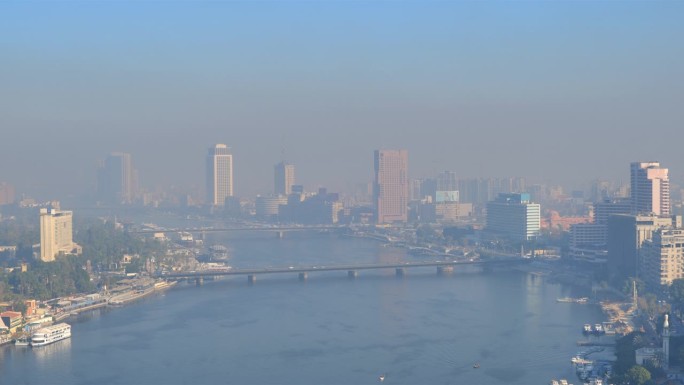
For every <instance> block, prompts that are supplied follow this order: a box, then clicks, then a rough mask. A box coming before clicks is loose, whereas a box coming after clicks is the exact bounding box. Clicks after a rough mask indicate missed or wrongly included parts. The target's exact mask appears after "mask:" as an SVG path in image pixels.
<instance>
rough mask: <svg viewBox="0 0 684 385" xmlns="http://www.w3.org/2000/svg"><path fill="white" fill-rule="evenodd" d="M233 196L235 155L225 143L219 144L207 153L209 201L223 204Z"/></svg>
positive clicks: (218, 204) (215, 204)
mask: <svg viewBox="0 0 684 385" xmlns="http://www.w3.org/2000/svg"><path fill="white" fill-rule="evenodd" d="M232 196H233V155H232V154H231V153H230V150H229V149H228V147H227V146H226V145H225V144H217V145H215V146H214V147H210V148H209V151H208V153H207V203H208V204H210V205H213V206H223V205H224V203H225V201H226V198H227V197H232Z"/></svg>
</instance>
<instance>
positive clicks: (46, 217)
mask: <svg viewBox="0 0 684 385" xmlns="http://www.w3.org/2000/svg"><path fill="white" fill-rule="evenodd" d="M72 234H73V230H72V213H71V211H58V210H54V209H52V210H48V209H40V260H41V261H43V262H52V261H54V260H55V257H57V256H58V255H60V254H77V253H79V252H80V248H79V246H78V245H77V244H75V243H74V241H73V238H72Z"/></svg>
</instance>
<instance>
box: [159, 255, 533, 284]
mask: <svg viewBox="0 0 684 385" xmlns="http://www.w3.org/2000/svg"><path fill="white" fill-rule="evenodd" d="M530 261H531V259H529V258H520V257H511V258H505V259H492V260H477V261H470V260H467V261H430V262H396V263H380V264H354V265H334V266H289V267H267V268H255V269H230V270H202V271H185V272H173V273H169V274H159V275H156V276H155V277H156V278H165V279H181V278H188V279H195V280H196V282H197V283H198V284H200V283H201V282H202V280H203V278H205V277H216V276H224V275H246V276H247V280H248V281H249V282H250V283H254V282H255V281H256V276H257V275H261V274H286V273H290V274H293V273H294V274H298V275H299V279H300V280H302V281H304V280H306V279H307V278H308V273H311V272H317V271H347V276H348V277H349V278H356V277H357V276H358V272H359V271H361V270H378V269H395V273H396V275H397V276H403V275H404V274H405V273H406V269H411V268H417V267H436V268H437V273H438V274H444V273H451V272H453V269H454V267H455V266H462V265H463V266H470V265H475V266H496V265H517V264H525V263H528V262H530Z"/></svg>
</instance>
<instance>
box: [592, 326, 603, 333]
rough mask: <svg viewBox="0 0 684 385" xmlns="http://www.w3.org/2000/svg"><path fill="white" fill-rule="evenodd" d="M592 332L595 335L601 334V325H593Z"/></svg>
mask: <svg viewBox="0 0 684 385" xmlns="http://www.w3.org/2000/svg"><path fill="white" fill-rule="evenodd" d="M594 332H595V333H599V334H600V333H603V325H601V324H596V325H594Z"/></svg>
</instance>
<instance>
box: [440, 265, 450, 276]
mask: <svg viewBox="0 0 684 385" xmlns="http://www.w3.org/2000/svg"><path fill="white" fill-rule="evenodd" d="M453 272H454V267H453V266H437V275H447V274H451V273H453Z"/></svg>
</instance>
